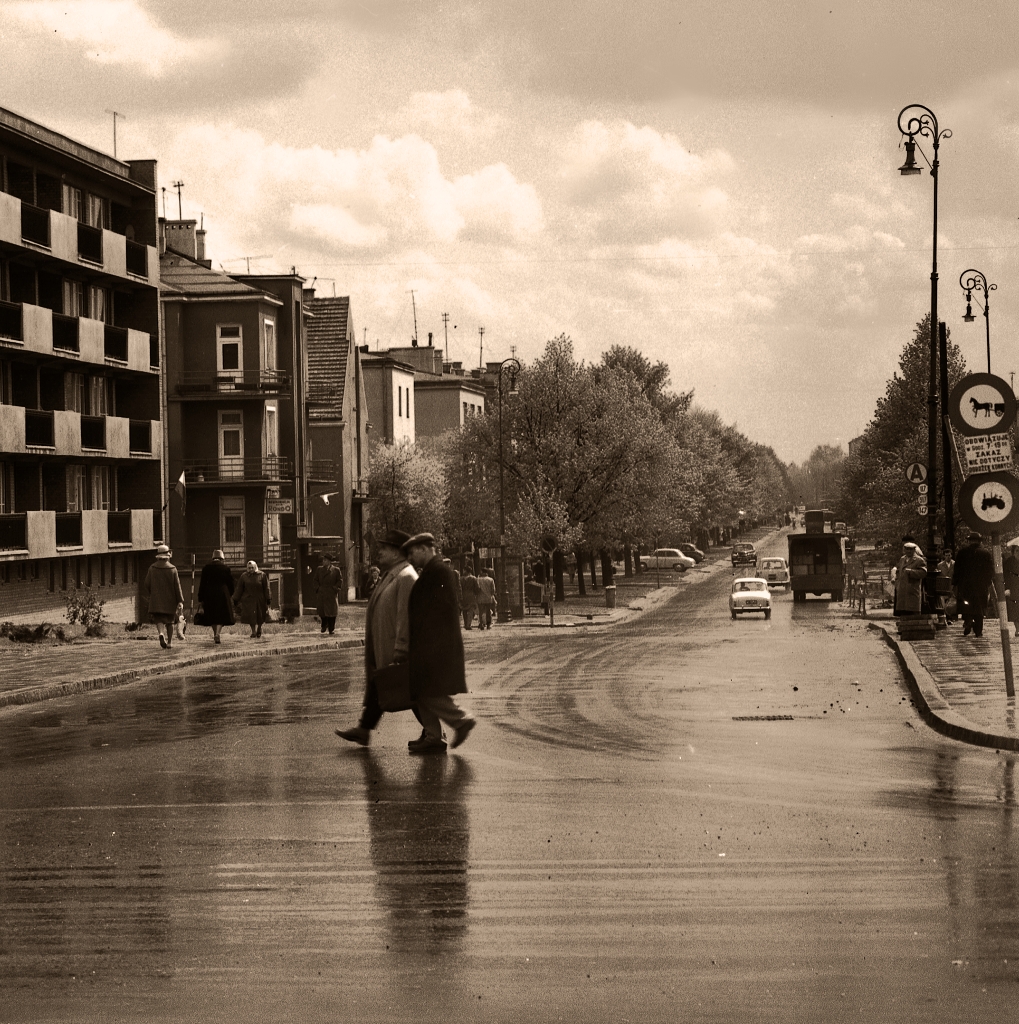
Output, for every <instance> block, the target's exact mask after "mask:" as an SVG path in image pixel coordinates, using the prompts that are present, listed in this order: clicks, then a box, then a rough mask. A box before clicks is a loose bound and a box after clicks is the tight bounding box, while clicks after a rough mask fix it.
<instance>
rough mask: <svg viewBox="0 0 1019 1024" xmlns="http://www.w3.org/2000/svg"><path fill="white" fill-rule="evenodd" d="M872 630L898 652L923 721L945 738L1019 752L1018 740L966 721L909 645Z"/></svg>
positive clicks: (881, 629)
mask: <svg viewBox="0 0 1019 1024" xmlns="http://www.w3.org/2000/svg"><path fill="white" fill-rule="evenodd" d="M868 625H869V626H870V628H871V629H875V630H878V631H879V632H880V633H881V634H882V635H883V637H884V639H885V642H886V643H887V644H888V646H889V647H891V649H892V650H893V651H894V652H895V655H896V657H897V659H898V662H899V666H900V667H901V668H902V673H903V675H904V676H905V677H906V685H907V686H908V687H909V692H910V693H911V694H912V695H913V698H914V704H915V706H916V709H917V711H919V712H920V717H921V718H922V719H923V720H924V721H925V722H926V723H927V724H928V725H929V726H930V727H931V728H932V729H933V730H934V731H935V732H938V733H941V735H942V736H948V737H949V738H950V739H953V740H958V741H959V742H960V743H969V744H971V745H972V746H978V747H993V748H995V749H997V750H1014V751H1019V736H1004V735H1001V734H998V733H992V732H987V731H986V730H984V729H980V728H978V727H977V726H975V725H974V724H973V723H972V722H970V721H968V720H967V719H965V718H964V717H963V716H962V715H960V714H959V713H958V712H956V711H953V710H952V708H951V706H950V705H949V704H948V702H947V701H946V700H945V698H944V697H942V696H941V691H940V690H939V689H938V684H937V683H936V682H935V680H934V677H933V676H932V675H931V674H930V672H928V671H927V669H926V668H924V666H923V664H922V662H921V661H920V659H919V658H918V657H917V654H916V651H914V650H913V648H912V647H911V646H910V645H909V643H908V642H904V641H899V640H898V639H896V638H895V637H894V636H892V633H891V631H890V630H889V629H888V627H887V626H880V625H878V624H877V623H873V622H872V623H868Z"/></svg>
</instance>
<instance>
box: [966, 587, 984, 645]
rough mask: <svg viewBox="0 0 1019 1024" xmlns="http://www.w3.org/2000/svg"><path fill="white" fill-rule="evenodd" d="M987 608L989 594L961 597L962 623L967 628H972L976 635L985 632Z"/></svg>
mask: <svg viewBox="0 0 1019 1024" xmlns="http://www.w3.org/2000/svg"><path fill="white" fill-rule="evenodd" d="M986 610H987V596H986V595H984V597H983V599H981V598H980V597H972V596H971V597H969V598H960V599H959V613H960V614H961V615H962V624H963V627H964V628H966V629H969V628H972V630H973V633H974V634H975V635H976V636H981V635H982V634H983V632H984V612H985V611H986Z"/></svg>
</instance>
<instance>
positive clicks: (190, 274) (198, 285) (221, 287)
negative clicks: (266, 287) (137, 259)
mask: <svg viewBox="0 0 1019 1024" xmlns="http://www.w3.org/2000/svg"><path fill="white" fill-rule="evenodd" d="M159 281H160V285H161V286H162V289H163V293H164V294H169V295H192V296H196V297H201V298H215V297H216V296H221V295H223V296H237V295H248V296H251V297H252V298H255V297H256V296H264V294H265V293H264V292H262V291H261V290H260V289H258V288H252V287H251V286H250V285H247V284H242V283H241V282H240V281H237V280H235V279H234V278H232V277H230V276H229V275H228V274H222V273H220V272H219V271H218V270H211V269H210V268H209V267H203V266H202V265H201V264H200V263H196V262H195V261H194V260H192V259H188V257H187V256H181V255H180V254H179V253H176V252H174V251H173V250H172V249H167V250H166V252H164V253H163V254H162V255H161V256H160V257H159ZM272 301H273V303H274V304H275V305H278V304H279V302H278V300H276V299H273V300H272Z"/></svg>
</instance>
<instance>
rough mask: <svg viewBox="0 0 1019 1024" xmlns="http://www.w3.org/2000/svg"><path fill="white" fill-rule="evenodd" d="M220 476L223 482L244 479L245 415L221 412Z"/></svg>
mask: <svg viewBox="0 0 1019 1024" xmlns="http://www.w3.org/2000/svg"><path fill="white" fill-rule="evenodd" d="M219 476H220V479H221V480H241V479H243V478H244V414H243V413H242V412H240V411H234V410H226V409H221V410H220V412H219Z"/></svg>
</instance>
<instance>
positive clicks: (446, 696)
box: [336, 530, 476, 754]
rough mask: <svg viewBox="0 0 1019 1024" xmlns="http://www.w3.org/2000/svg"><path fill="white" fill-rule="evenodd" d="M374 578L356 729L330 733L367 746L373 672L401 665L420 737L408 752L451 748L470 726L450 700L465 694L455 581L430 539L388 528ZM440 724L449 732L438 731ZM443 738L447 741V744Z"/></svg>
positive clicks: (373, 710)
mask: <svg viewBox="0 0 1019 1024" xmlns="http://www.w3.org/2000/svg"><path fill="white" fill-rule="evenodd" d="M377 559H378V564H379V568H380V570H381V577H380V578H379V581H378V583H377V584H376V585H375V587H374V589H373V590H372V594H371V597H370V598H369V599H368V608H367V611H366V620H365V643H364V654H365V665H364V667H365V692H364V701H363V705H362V708H361V717H360V719H359V721H358V723H357V725H356V726H354V727H353V728H349V729H337V730H336V735H337V736H339V737H341V738H342V739H345V740H348V741H349V742H351V743H357V744H360V745H361V746H367V745H368V744H369V743H370V741H371V734H372V732H373V730H374V729H376V728H377V727H378V724H379V722H380V720H381V719H382V714H383V711H382V708H381V707H380V705H379V695H378V686H377V683H376V677H377V674H378V673H379V672H380V671H381V670H383V669H386V668H388V667H389V666H391V665H403V664H406V665H407V677H408V680H409V692H410V700H411V704H412V710H413V712H414V715H415V717H416V718H417V720H418V721H419V722H420V723H421V735H420V736H419V737H418V738H417V739H414V740H411V741H410V742H409V743H408V744H407V746H408V749H409V751H410V753H412V754H441V753H445V751H446V749H447V745H448V746H449V747H458V746H460V744H461V743H463V742H464V740H466V739H467V737H468V736H469V735H470V733H471V730H472V729H473V728H474V726H475V724H476V722H475V719H474V718H473V717H471V715H469V714H468V713H467V712H466V711H464V710H463V709H462V708H461V707H459V705H458V704H457V703H456V701H455V700H453V697H454V696H455V695H456V694H460V693H466V692H467V674H466V669H465V666H464V647H463V637H462V636H461V627H460V621H461V599H462V581H460V584H459V585H458V581H457V578H456V574H455V573H454V571H453V569H452V568H451V567H450V565H449V564H448V562H447V561H446V560H444V559H443V558H442V556H441V555H440V554H439V552H438V551H437V550H436V543H435V537H434V536H433V535H432V534H430V533H419V534H415V535H414V536H413V537H412V536H409V535H408V534H406V533H404V532H403V531H402V530H390V531H389V532H388V533H387V534H386V535H385V537H383V538H382V540H381V541H380V542H379V543H378V555H377ZM443 724H445V725H446V726H448V728H449V732H448V734H445V735H444V733H443ZM447 736H448V743H447Z"/></svg>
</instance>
